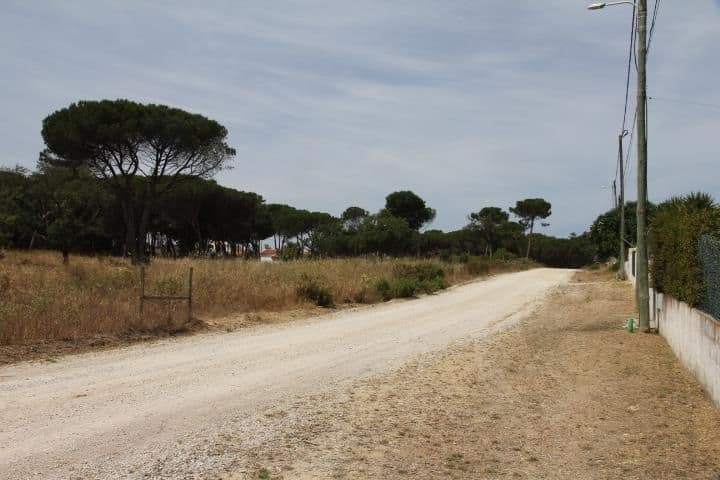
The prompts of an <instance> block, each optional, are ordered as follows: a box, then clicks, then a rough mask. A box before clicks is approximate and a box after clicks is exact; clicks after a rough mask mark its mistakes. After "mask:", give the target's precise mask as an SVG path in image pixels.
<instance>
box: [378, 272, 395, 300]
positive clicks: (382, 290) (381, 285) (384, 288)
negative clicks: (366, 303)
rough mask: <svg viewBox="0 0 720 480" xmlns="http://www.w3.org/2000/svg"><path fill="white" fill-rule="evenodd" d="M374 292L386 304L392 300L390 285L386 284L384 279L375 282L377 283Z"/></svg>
mask: <svg viewBox="0 0 720 480" xmlns="http://www.w3.org/2000/svg"><path fill="white" fill-rule="evenodd" d="M375 290H377V291H378V293H379V294H380V296H381V297H382V299H383V300H384V301H386V302H387V301H388V300H391V299H392V298H393V291H392V290H393V289H392V286H391V285H390V282H388V281H387V279H385V278H381V279H380V280H378V281H377V283H376V284H375Z"/></svg>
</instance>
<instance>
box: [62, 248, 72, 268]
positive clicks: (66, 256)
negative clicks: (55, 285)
mask: <svg viewBox="0 0 720 480" xmlns="http://www.w3.org/2000/svg"><path fill="white" fill-rule="evenodd" d="M61 251H62V257H63V265H67V264H68V263H70V252H69V250H68V247H62V249H61Z"/></svg>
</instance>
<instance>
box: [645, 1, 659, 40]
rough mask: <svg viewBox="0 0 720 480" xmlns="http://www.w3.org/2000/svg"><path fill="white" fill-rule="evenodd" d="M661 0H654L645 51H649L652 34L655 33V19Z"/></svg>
mask: <svg viewBox="0 0 720 480" xmlns="http://www.w3.org/2000/svg"><path fill="white" fill-rule="evenodd" d="M660 3H661V0H655V7H654V8H653V14H652V23H651V24H650V33H649V34H648V44H647V52H648V53H650V46H651V45H652V40H653V34H654V33H655V22H656V21H657V17H658V12H659V11H660Z"/></svg>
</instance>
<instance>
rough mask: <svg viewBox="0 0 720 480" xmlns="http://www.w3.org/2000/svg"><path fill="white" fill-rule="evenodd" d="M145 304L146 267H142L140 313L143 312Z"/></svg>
mask: <svg viewBox="0 0 720 480" xmlns="http://www.w3.org/2000/svg"><path fill="white" fill-rule="evenodd" d="M144 304H145V267H144V266H142V267H140V315H141V316H142V314H143V307H144Z"/></svg>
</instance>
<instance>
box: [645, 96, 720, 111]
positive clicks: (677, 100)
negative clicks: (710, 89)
mask: <svg viewBox="0 0 720 480" xmlns="http://www.w3.org/2000/svg"><path fill="white" fill-rule="evenodd" d="M648 100H660V101H661V102H672V103H680V104H683V105H694V106H696V107H707V108H718V109H720V105H718V104H714V103H702V102H691V101H688V100H682V99H679V98H668V97H656V96H652V97H648Z"/></svg>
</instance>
